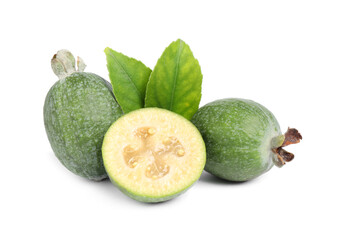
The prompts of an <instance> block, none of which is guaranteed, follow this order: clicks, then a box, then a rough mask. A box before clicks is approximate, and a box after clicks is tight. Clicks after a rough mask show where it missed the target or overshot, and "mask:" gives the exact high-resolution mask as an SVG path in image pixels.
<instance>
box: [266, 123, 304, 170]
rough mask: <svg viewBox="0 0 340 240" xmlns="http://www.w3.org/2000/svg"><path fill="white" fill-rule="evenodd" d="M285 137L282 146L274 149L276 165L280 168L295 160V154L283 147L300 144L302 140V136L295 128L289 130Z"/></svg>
mask: <svg viewBox="0 0 340 240" xmlns="http://www.w3.org/2000/svg"><path fill="white" fill-rule="evenodd" d="M283 136H284V140H283V142H282V144H281V146H279V147H276V148H273V149H272V151H273V152H274V153H275V154H276V158H275V159H274V164H275V165H276V166H278V167H282V166H283V165H285V164H286V162H290V161H292V160H293V159H294V154H293V153H290V152H288V151H286V150H284V149H283V147H285V146H288V145H290V144H296V143H299V142H300V140H301V139H302V136H301V134H300V133H299V131H298V130H297V129H295V128H288V130H287V132H286V133H285V134H284V135H283Z"/></svg>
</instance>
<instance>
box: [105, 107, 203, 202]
mask: <svg viewBox="0 0 340 240" xmlns="http://www.w3.org/2000/svg"><path fill="white" fill-rule="evenodd" d="M102 153H103V159H104V166H105V169H106V172H107V174H108V176H109V177H110V179H111V181H112V182H113V183H114V184H115V185H116V186H118V188H119V189H120V190H121V191H122V192H124V193H125V194H126V195H128V196H129V197H131V198H133V199H135V200H138V201H141V202H162V201H166V200H169V199H172V198H174V197H176V196H178V195H179V194H180V193H183V192H184V191H185V190H186V189H188V188H189V187H190V186H191V185H192V184H193V183H194V182H196V181H197V180H198V179H199V177H200V176H201V173H202V171H203V169H204V165H205V160H206V153H205V144H204V141H203V139H202V137H201V135H200V133H199V131H198V130H197V128H196V127H195V126H194V125H193V124H192V123H191V122H190V121H188V120H187V119H185V118H184V117H182V116H180V115H178V114H176V113H173V112H171V111H168V110H165V109H160V108H143V109H139V110H135V111H132V112H130V113H128V114H126V115H124V116H123V117H121V118H119V119H118V120H117V121H116V122H115V123H114V124H112V126H111V127H110V128H109V130H108V131H107V133H106V135H105V137H104V142H103V147H102Z"/></svg>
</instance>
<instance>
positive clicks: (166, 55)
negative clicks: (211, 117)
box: [145, 39, 203, 119]
mask: <svg viewBox="0 0 340 240" xmlns="http://www.w3.org/2000/svg"><path fill="white" fill-rule="evenodd" d="M202 78H203V76H202V73H201V68H200V65H199V63H198V61H197V59H195V58H194V56H193V54H192V52H191V50H190V48H189V46H188V45H187V44H186V43H185V42H183V41H182V40H180V39H179V40H177V41H175V42H172V43H171V44H170V45H169V46H168V47H167V48H166V49H165V51H164V52H163V54H162V56H161V57H160V59H159V60H158V62H157V64H156V66H155V68H154V70H153V72H152V73H151V76H150V79H149V82H148V85H147V89H146V99H145V107H159V108H165V109H168V110H170V111H173V112H175V113H178V114H180V115H182V116H184V117H185V118H187V119H191V117H192V116H193V115H194V114H195V112H196V111H197V109H198V106H199V103H200V100H201V86H202Z"/></svg>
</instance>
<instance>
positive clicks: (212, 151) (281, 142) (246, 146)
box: [192, 98, 302, 181]
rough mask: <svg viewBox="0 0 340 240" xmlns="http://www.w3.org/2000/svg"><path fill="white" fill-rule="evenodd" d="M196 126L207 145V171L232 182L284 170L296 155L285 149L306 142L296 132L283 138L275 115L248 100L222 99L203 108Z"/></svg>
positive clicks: (200, 110) (195, 120)
mask: <svg viewBox="0 0 340 240" xmlns="http://www.w3.org/2000/svg"><path fill="white" fill-rule="evenodd" d="M192 122H193V123H194V125H195V126H196V127H197V128H198V130H199V131H200V132H201V134H202V137H203V139H204V141H205V144H206V150H207V163H206V166H205V170H206V171H207V172H209V173H211V174H213V175H215V176H217V177H220V178H223V179H226V180H229V181H247V180H250V179H253V178H256V177H258V176H260V175H261V174H263V173H265V172H267V171H268V170H270V169H271V168H272V166H273V165H276V166H278V167H281V166H282V165H284V164H285V162H289V161H291V160H292V159H293V158H294V155H293V154H291V153H289V152H287V151H285V150H284V149H283V148H282V147H284V146H287V145H289V144H293V143H298V142H299V141H300V139H302V137H301V135H300V133H299V132H298V131H297V130H296V129H292V128H289V129H288V131H287V132H286V134H284V135H282V133H281V130H280V126H279V123H278V121H277V120H276V118H275V117H274V115H273V114H272V113H271V112H270V111H269V110H268V109H266V108H265V107H264V106H262V105H260V104H258V103H256V102H254V101H251V100H246V99H236V98H230V99H222V100H217V101H214V102H211V103H209V104H207V105H205V106H203V107H201V108H200V109H199V110H198V111H197V113H196V114H195V115H194V116H193V118H192Z"/></svg>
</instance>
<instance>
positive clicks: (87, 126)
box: [44, 72, 123, 181]
mask: <svg viewBox="0 0 340 240" xmlns="http://www.w3.org/2000/svg"><path fill="white" fill-rule="evenodd" d="M122 114H123V113H122V111H121V109H120V107H119V105H118V104H117V103H116V102H115V100H114V96H113V93H112V89H111V87H110V84H109V83H108V82H107V81H106V80H104V79H103V78H101V77H99V76H98V75H96V74H93V73H83V72H74V73H72V74H71V75H70V76H67V77H66V78H64V79H61V80H59V81H58V82H56V83H55V84H54V85H53V86H52V88H51V89H50V91H49V92H48V94H47V96H46V99H45V104H44V123H45V129H46V133H47V136H48V139H49V141H50V144H51V147H52V149H53V151H54V153H55V155H56V156H57V158H58V159H59V160H60V162H61V163H62V164H63V165H64V166H65V167H66V168H67V169H69V170H70V171H71V172H73V173H75V174H77V175H79V176H82V177H86V178H88V179H90V180H95V181H99V180H102V179H104V178H107V174H106V172H105V169H104V166H103V163H102V155H101V144H102V140H103V137H104V134H105V132H106V130H107V129H108V128H109V126H110V125H111V123H112V122H113V121H115V120H116V119H117V118H118V117H120V116H121V115H122Z"/></svg>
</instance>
